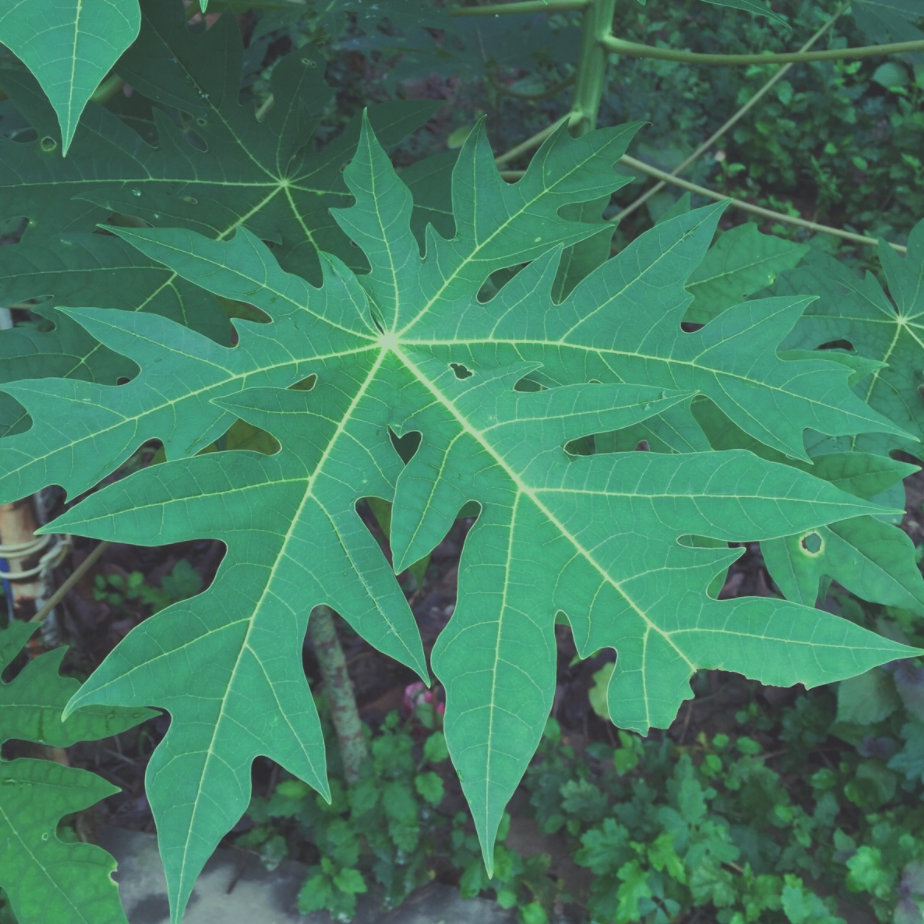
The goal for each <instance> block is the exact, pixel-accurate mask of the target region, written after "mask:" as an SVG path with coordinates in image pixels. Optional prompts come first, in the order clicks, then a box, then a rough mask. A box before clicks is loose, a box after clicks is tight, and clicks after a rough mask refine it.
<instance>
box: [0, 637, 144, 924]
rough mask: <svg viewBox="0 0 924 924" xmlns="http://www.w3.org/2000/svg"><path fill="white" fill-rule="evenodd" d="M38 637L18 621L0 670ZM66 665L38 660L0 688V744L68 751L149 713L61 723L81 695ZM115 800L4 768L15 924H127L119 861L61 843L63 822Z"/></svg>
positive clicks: (95, 786)
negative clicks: (115, 875)
mask: <svg viewBox="0 0 924 924" xmlns="http://www.w3.org/2000/svg"><path fill="white" fill-rule="evenodd" d="M37 628H38V627H37V626H36V625H34V624H31V625H30V624H29V623H21V622H14V623H11V624H10V625H9V626H8V627H7V628H6V629H3V630H2V631H0V669H2V670H7V669H8V668H9V667H10V665H11V663H12V662H13V661H14V659H15V658H16V656H17V654H18V653H19V651H20V650H21V648H22V646H23V645H24V644H25V642H26V641H27V640H28V638H29V636H30V635H32V634H33V633H34V632H35V631H36V629H37ZM63 657H64V649H63V648H62V649H58V650H57V651H53V652H49V653H48V654H44V655H41V656H40V657H38V658H36V659H34V660H31V661H29V662H28V663H27V664H26V666H25V667H24V668H23V669H22V670H21V671H20V672H19V673H18V674H17V676H16V677H15V679H14V680H13V681H11V682H9V683H0V743H3V742H5V741H9V740H10V739H16V740H19V741H33V742H37V743H40V744H46V745H51V746H55V747H67V746H68V745H71V744H74V743H75V742H76V741H87V740H92V739H94V738H105V737H107V736H108V735H114V734H117V733H118V732H121V731H124V730H125V729H127V728H131V726H132V725H136V724H137V723H138V722H140V721H143V720H144V719H145V718H147V717H148V715H150V714H151V713H150V712H149V710H139V709H115V708H112V707H102V708H101V707H98V706H94V707H91V708H89V709H87V710H82V711H81V712H80V713H78V714H76V715H73V716H71V717H70V718H69V719H68V720H67V721H66V722H65V721H62V719H61V713H62V711H63V709H64V706H65V704H66V703H67V701H68V700H69V699H70V698H71V697H72V696H73V695H74V693H75V692H76V690H77V688H78V686H79V684H78V683H77V681H76V680H73V679H71V678H67V677H62V676H60V675H59V673H58V667H59V666H60V664H61V659H62V658H63ZM117 791H118V790H117V789H116V787H114V786H111V785H110V784H109V783H107V782H106V781H105V780H103V779H100V777H98V776H95V775H94V774H92V773H87V772H86V771H85V770H78V769H76V768H74V767H65V766H62V765H61V764H57V763H55V762H53V761H48V760H34V759H32V758H25V757H20V758H16V759H14V760H0V886H2V887H3V889H4V891H5V892H6V895H7V897H8V898H9V900H10V904H11V906H12V909H13V913H14V914H15V915H16V919H17V920H18V921H19V922H20V924H45V922H47V921H74V922H86V924H125V922H126V918H125V913H124V912H123V910H122V906H121V904H120V903H119V893H118V890H117V888H116V884H115V882H113V880H112V876H111V874H112V871H113V870H114V869H115V865H116V864H115V860H114V859H113V858H112V857H111V856H109V854H107V853H106V852H105V851H104V850H102V849H101V848H99V847H94V846H92V845H90V844H80V843H77V844H67V843H64V842H63V841H62V840H61V839H60V838H59V837H58V834H57V828H58V824H59V822H60V820H61V818H62V817H63V816H65V815H70V814H73V813H74V812H80V811H83V810H84V809H86V808H89V807H90V806H91V805H93V804H94V803H95V802H98V801H99V800H100V799H104V798H105V797H106V796H109V795H112V794H113V793H114V792H117Z"/></svg>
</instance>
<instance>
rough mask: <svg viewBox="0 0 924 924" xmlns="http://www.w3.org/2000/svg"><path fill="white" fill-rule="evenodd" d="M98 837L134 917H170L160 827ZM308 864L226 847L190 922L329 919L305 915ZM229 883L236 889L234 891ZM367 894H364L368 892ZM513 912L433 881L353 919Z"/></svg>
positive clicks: (494, 922)
mask: <svg viewBox="0 0 924 924" xmlns="http://www.w3.org/2000/svg"><path fill="white" fill-rule="evenodd" d="M97 842H98V843H99V845H100V846H101V847H104V848H105V849H106V850H108V851H109V852H110V853H111V854H112V855H113V856H114V857H115V858H116V860H118V862H119V868H118V871H117V873H116V879H117V880H118V882H119V894H120V895H121V897H122V905H123V906H124V908H125V911H126V914H127V915H128V920H129V922H130V924H169V922H170V913H169V909H168V906H167V897H166V895H167V893H166V885H165V883H164V873H163V868H162V867H161V863H160V856H159V854H158V853H157V843H156V840H155V837H154V835H153V834H145V833H144V832H141V831H125V830H122V829H120V828H109V827H104V828H102V829H101V830H100V831H99V832H98V838H97ZM305 873H306V868H305V866H303V865H302V864H301V863H295V862H293V861H285V862H284V863H282V864H281V865H280V867H279V868H278V869H276V870H273V871H272V872H270V871H268V870H266V869H264V867H263V866H262V864H261V863H260V861H259V860H258V859H257V858H256V857H255V856H250V855H248V854H246V853H244V852H243V851H237V850H219V851H218V852H217V853H216V854H215V856H213V857H212V859H211V860H210V861H209V863H208V865H207V866H206V867H205V870H204V871H203V873H202V875H201V876H200V877H199V880H198V881H197V882H196V888H195V890H194V891H193V894H192V898H191V900H190V902H189V907H188V908H187V911H186V916H185V917H184V918H183V924H217V922H220V924H330V922H331V918H330V917H329V916H328V915H327V914H323V913H315V914H299V913H298V910H297V907H296V895H297V894H298V890H299V888H300V887H301V884H302V882H303V881H304V878H305ZM229 889H230V891H229ZM361 898H364V897H361ZM513 921H514V915H513V913H512V912H506V911H503V910H502V909H501V908H499V907H498V906H497V905H496V904H494V902H491V901H487V900H485V899H477V898H476V899H468V900H466V899H462V898H460V897H459V893H458V892H457V891H456V890H455V889H453V888H451V887H450V886H444V885H440V884H436V883H434V884H433V885H430V886H427V887H425V888H423V889H421V890H420V891H418V892H416V893H414V895H412V896H411V897H410V898H409V899H408V900H407V902H405V904H404V905H402V906H401V907H400V908H397V909H395V910H394V911H389V912H385V911H381V910H379V909H378V908H377V907H376V906H375V903H374V902H373V901H371V900H369V899H366V901H365V902H363V901H362V900H361V901H360V907H359V913H358V914H357V916H356V918H355V919H354V924H512V922H513Z"/></svg>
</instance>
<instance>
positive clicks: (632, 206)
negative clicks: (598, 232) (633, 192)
mask: <svg viewBox="0 0 924 924" xmlns="http://www.w3.org/2000/svg"><path fill="white" fill-rule="evenodd" d="M843 12H844V7H843V6H841V7H840V8H839V9H838V10H836V11H835V13H834V15H833V16H831V18H830V19H829V20H828V21H827V22H826V23H825V24H824V25H823V26H822V27H821V28H820V29H819V30H818V31H817V32H816V33H815V34H814V35H813V36H812V37H811V38H810V39H809V40H808V41H807V42H806V43H805V44H804V45H803V46H802V48H800V49H799V50H800V51H808V50H809V48H811V47H812V45H814V44H815V43H816V42H817V41H818V40H819V39H820V38H821V37H822V36H823V35H824V34H825V32H827V31H828V30H829V29H830V28H831V27H832V26H833V25H834V23H835V22H837V20H838V17H839V16H841V14H842V13H843ZM793 67H794V64H793V63H792V62H790V63H789V64H784V65H783V67H781V68H780V69H779V70H778V71H777V72H776V73H775V74H774V75H773V76H772V77H771V78H770V79H769V80H768V81H767V82H766V83H765V84H764V85H763V86H762V87H761V88H760V89H759V90H758V91H757V92H756V93H755V94H754V95H753V96H752V97H751V98H750V99H749V100H748V101H747V102H746V103H745V104H744V105H743V106H741V107H740V108H739V109H738V111H737V112H735V113H734V115H732V116H731V117H730V118H729V119H728V120H727V121H726V122H725V123H724V124H723V125H722V126H721V127H720V128H718V129H717V130H716V131H715V132H713V133H712V134H711V135H710V136H709V137H708V138H707V139H706V140H705V141H704V142H703V143H702V144H701V145H700V146H699V147H698V148H697V149H696V150H695V151H694V152H693V153H692V154H691V155H690V156H689V157H687V158H685V159H684V160H682V161H681V162H680V163H679V164H678V165H677V166H676V167H674V169H673V170H671V172H670V173H671V176H677V175H678V174H679V173H683V171H684V170H686V168H687V167H689V166H690V164H692V163H693V162H694V161H696V160H698V159H699V158H700V157H701V156H702V155H703V154H704V153H705V152H706V151H708V150H709V148H711V147H712V146H713V145H714V144H715V143H716V141H718V140H719V139H720V138H721V137H722V136H723V135H724V134H725V133H726V132H727V131H728V130H729V129H730V128H732V127H733V126H734V125H736V124H737V123H738V122H740V121H741V119H742V118H744V116H745V115H746V114H747V113H748V112H750V111H751V109H753V108H754V106H756V105H757V103H759V102H760V100H762V99H763V98H764V97H765V96H766V95H767V93H769V92H770V90H771V89H773V87H774V86H775V85H776V84H777V83H779V81H780V80H782V79H783V77H784V76H785V75H786V74H788V73H789V71H790V70H791V69H792V68H793ZM665 186H667V181H666V180H659V181H658V182H657V183H655V184H654V186H652V187H651V188H650V189H647V190H645V192H643V193H642V194H641V195H640V196H638V198H636V199H634V200H633V201H632V202H630V203H629V205H627V206H626V207H625V208H624V209H623V210H622V211H621V212H620V213H619V214H618V215H616V216H614V218H613V221H615V222H617V223H618V222H620V221H622V219H623V218H625V217H626V216H627V215H631V214H632V213H633V212H634V211H635V210H636V209H637V208H639V207H640V206H642V205H644V204H645V203H646V202H647V201H648V200H649V199H650V198H651V197H652V196H653V195H655V194H656V193H659V192H660V191H661V190H662V189H664V187H665Z"/></svg>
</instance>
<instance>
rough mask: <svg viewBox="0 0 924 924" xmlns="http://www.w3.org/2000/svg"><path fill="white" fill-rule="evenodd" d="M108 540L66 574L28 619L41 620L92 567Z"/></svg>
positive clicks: (107, 545)
mask: <svg viewBox="0 0 924 924" xmlns="http://www.w3.org/2000/svg"><path fill="white" fill-rule="evenodd" d="M108 548H109V543H108V542H101V543H100V544H99V545H98V546H97V547H96V548H95V549H93V551H92V552H90V554H89V555H88V556H87V557H86V558H85V559H84V560H83V561H82V562H81V563H80V564H79V565H78V566H77V567H76V568H75V569H74V570H73V571H72V572H71V573H70V574H69V575H68V576H67V579H66V580H65V581H64V583H63V584H61V586H60V587H59V588H58V589H57V590H56V591H55V592H54V593H53V594H52V595H51V596H50V597H49V598H48V599H47V600H46V601H45V604H44V606H43V607H42V608H41V609H40V610H39V611H38V612H37V613H36V614H35V615H34V616H33V617H32V618H31V619H30V620H29V622H42V620H44V619H45V617H46V616H47V615H48V614H49V613H50V612H51V611H52V610H53V609H54V608H55V607H56V606H57V605H58V604H59V603H60V602H61V601H62V600H63V599H64V597H65V595H66V594H67V592H68V591H69V590H70V589H71V588H72V587H73V586H74V585H75V584H76V583H77V582H78V581H79V580H80V579H81V578H82V577H83V576H84V575H85V574H86V573H87V571H89V570H90V568H92V567H93V566H94V565H95V564H96V562H97V559H98V558H99V557H100V555H102V554H103V552H105V551H106V549H108Z"/></svg>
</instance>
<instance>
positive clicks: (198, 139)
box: [183, 129, 209, 151]
mask: <svg viewBox="0 0 924 924" xmlns="http://www.w3.org/2000/svg"><path fill="white" fill-rule="evenodd" d="M183 136H184V137H185V138H186V140H187V141H188V142H189V146H190V147H191V148H195V149H196V150H197V151H207V150H208V149H209V146H208V145H207V144H206V143H205V138H203V137H202V135H200V134H199V133H198V132H194V131H192V130H191V129H187V131H185V132H184V133H183Z"/></svg>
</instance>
